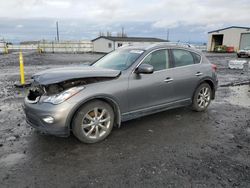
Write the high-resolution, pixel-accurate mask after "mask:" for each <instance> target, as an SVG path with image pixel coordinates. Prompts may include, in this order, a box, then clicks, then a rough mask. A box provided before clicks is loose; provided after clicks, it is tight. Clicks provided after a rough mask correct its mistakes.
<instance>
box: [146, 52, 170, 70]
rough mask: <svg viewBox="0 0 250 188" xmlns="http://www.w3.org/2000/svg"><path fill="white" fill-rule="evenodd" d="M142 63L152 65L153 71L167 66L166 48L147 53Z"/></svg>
mask: <svg viewBox="0 0 250 188" xmlns="http://www.w3.org/2000/svg"><path fill="white" fill-rule="evenodd" d="M142 63H145V64H149V65H152V66H153V67H154V71H159V70H164V69H168V68H169V57H168V50H157V51H154V52H152V53H151V54H149V55H148V56H147V57H146V58H145V59H144V60H143V62H142Z"/></svg>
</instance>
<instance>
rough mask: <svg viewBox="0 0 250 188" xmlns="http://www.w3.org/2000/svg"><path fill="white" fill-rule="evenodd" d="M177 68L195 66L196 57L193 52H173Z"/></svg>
mask: <svg viewBox="0 0 250 188" xmlns="http://www.w3.org/2000/svg"><path fill="white" fill-rule="evenodd" d="M172 52H173V57H174V63H175V67H181V66H186V65H192V64H194V62H195V61H194V57H193V55H192V54H191V52H189V51H186V50H179V49H178V50H172Z"/></svg>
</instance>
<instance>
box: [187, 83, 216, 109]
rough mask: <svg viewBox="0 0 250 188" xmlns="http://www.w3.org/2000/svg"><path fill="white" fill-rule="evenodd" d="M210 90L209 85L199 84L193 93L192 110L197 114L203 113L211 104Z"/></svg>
mask: <svg viewBox="0 0 250 188" xmlns="http://www.w3.org/2000/svg"><path fill="white" fill-rule="evenodd" d="M211 96H212V90H211V87H210V86H209V84H207V83H203V84H201V85H200V86H199V87H198V88H197V89H196V91H195V93H194V97H193V103H192V109H193V110H194V111H197V112H201V111H205V110H206V109H207V107H208V106H209V104H210V102H211Z"/></svg>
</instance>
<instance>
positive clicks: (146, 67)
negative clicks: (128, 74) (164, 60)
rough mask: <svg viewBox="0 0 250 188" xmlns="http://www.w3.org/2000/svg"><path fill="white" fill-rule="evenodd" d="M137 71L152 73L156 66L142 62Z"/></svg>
mask: <svg viewBox="0 0 250 188" xmlns="http://www.w3.org/2000/svg"><path fill="white" fill-rule="evenodd" d="M135 72H136V73H137V74H152V73H153V72H154V67H153V66H152V65H149V64H141V65H140V66H139V67H137V69H136V71H135Z"/></svg>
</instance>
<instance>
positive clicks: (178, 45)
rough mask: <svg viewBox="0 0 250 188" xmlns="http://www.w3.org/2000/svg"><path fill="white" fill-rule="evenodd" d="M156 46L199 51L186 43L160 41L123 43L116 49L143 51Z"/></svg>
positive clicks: (153, 48)
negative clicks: (135, 43) (144, 43)
mask: <svg viewBox="0 0 250 188" xmlns="http://www.w3.org/2000/svg"><path fill="white" fill-rule="evenodd" d="M158 48H179V49H180V48H181V49H186V50H191V51H194V52H197V53H200V51H199V50H197V49H196V48H195V47H194V46H192V45H190V44H186V43H174V42H161V43H156V44H151V45H143V44H139V45H124V46H122V47H119V48H118V49H127V50H144V51H151V50H155V49H158Z"/></svg>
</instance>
